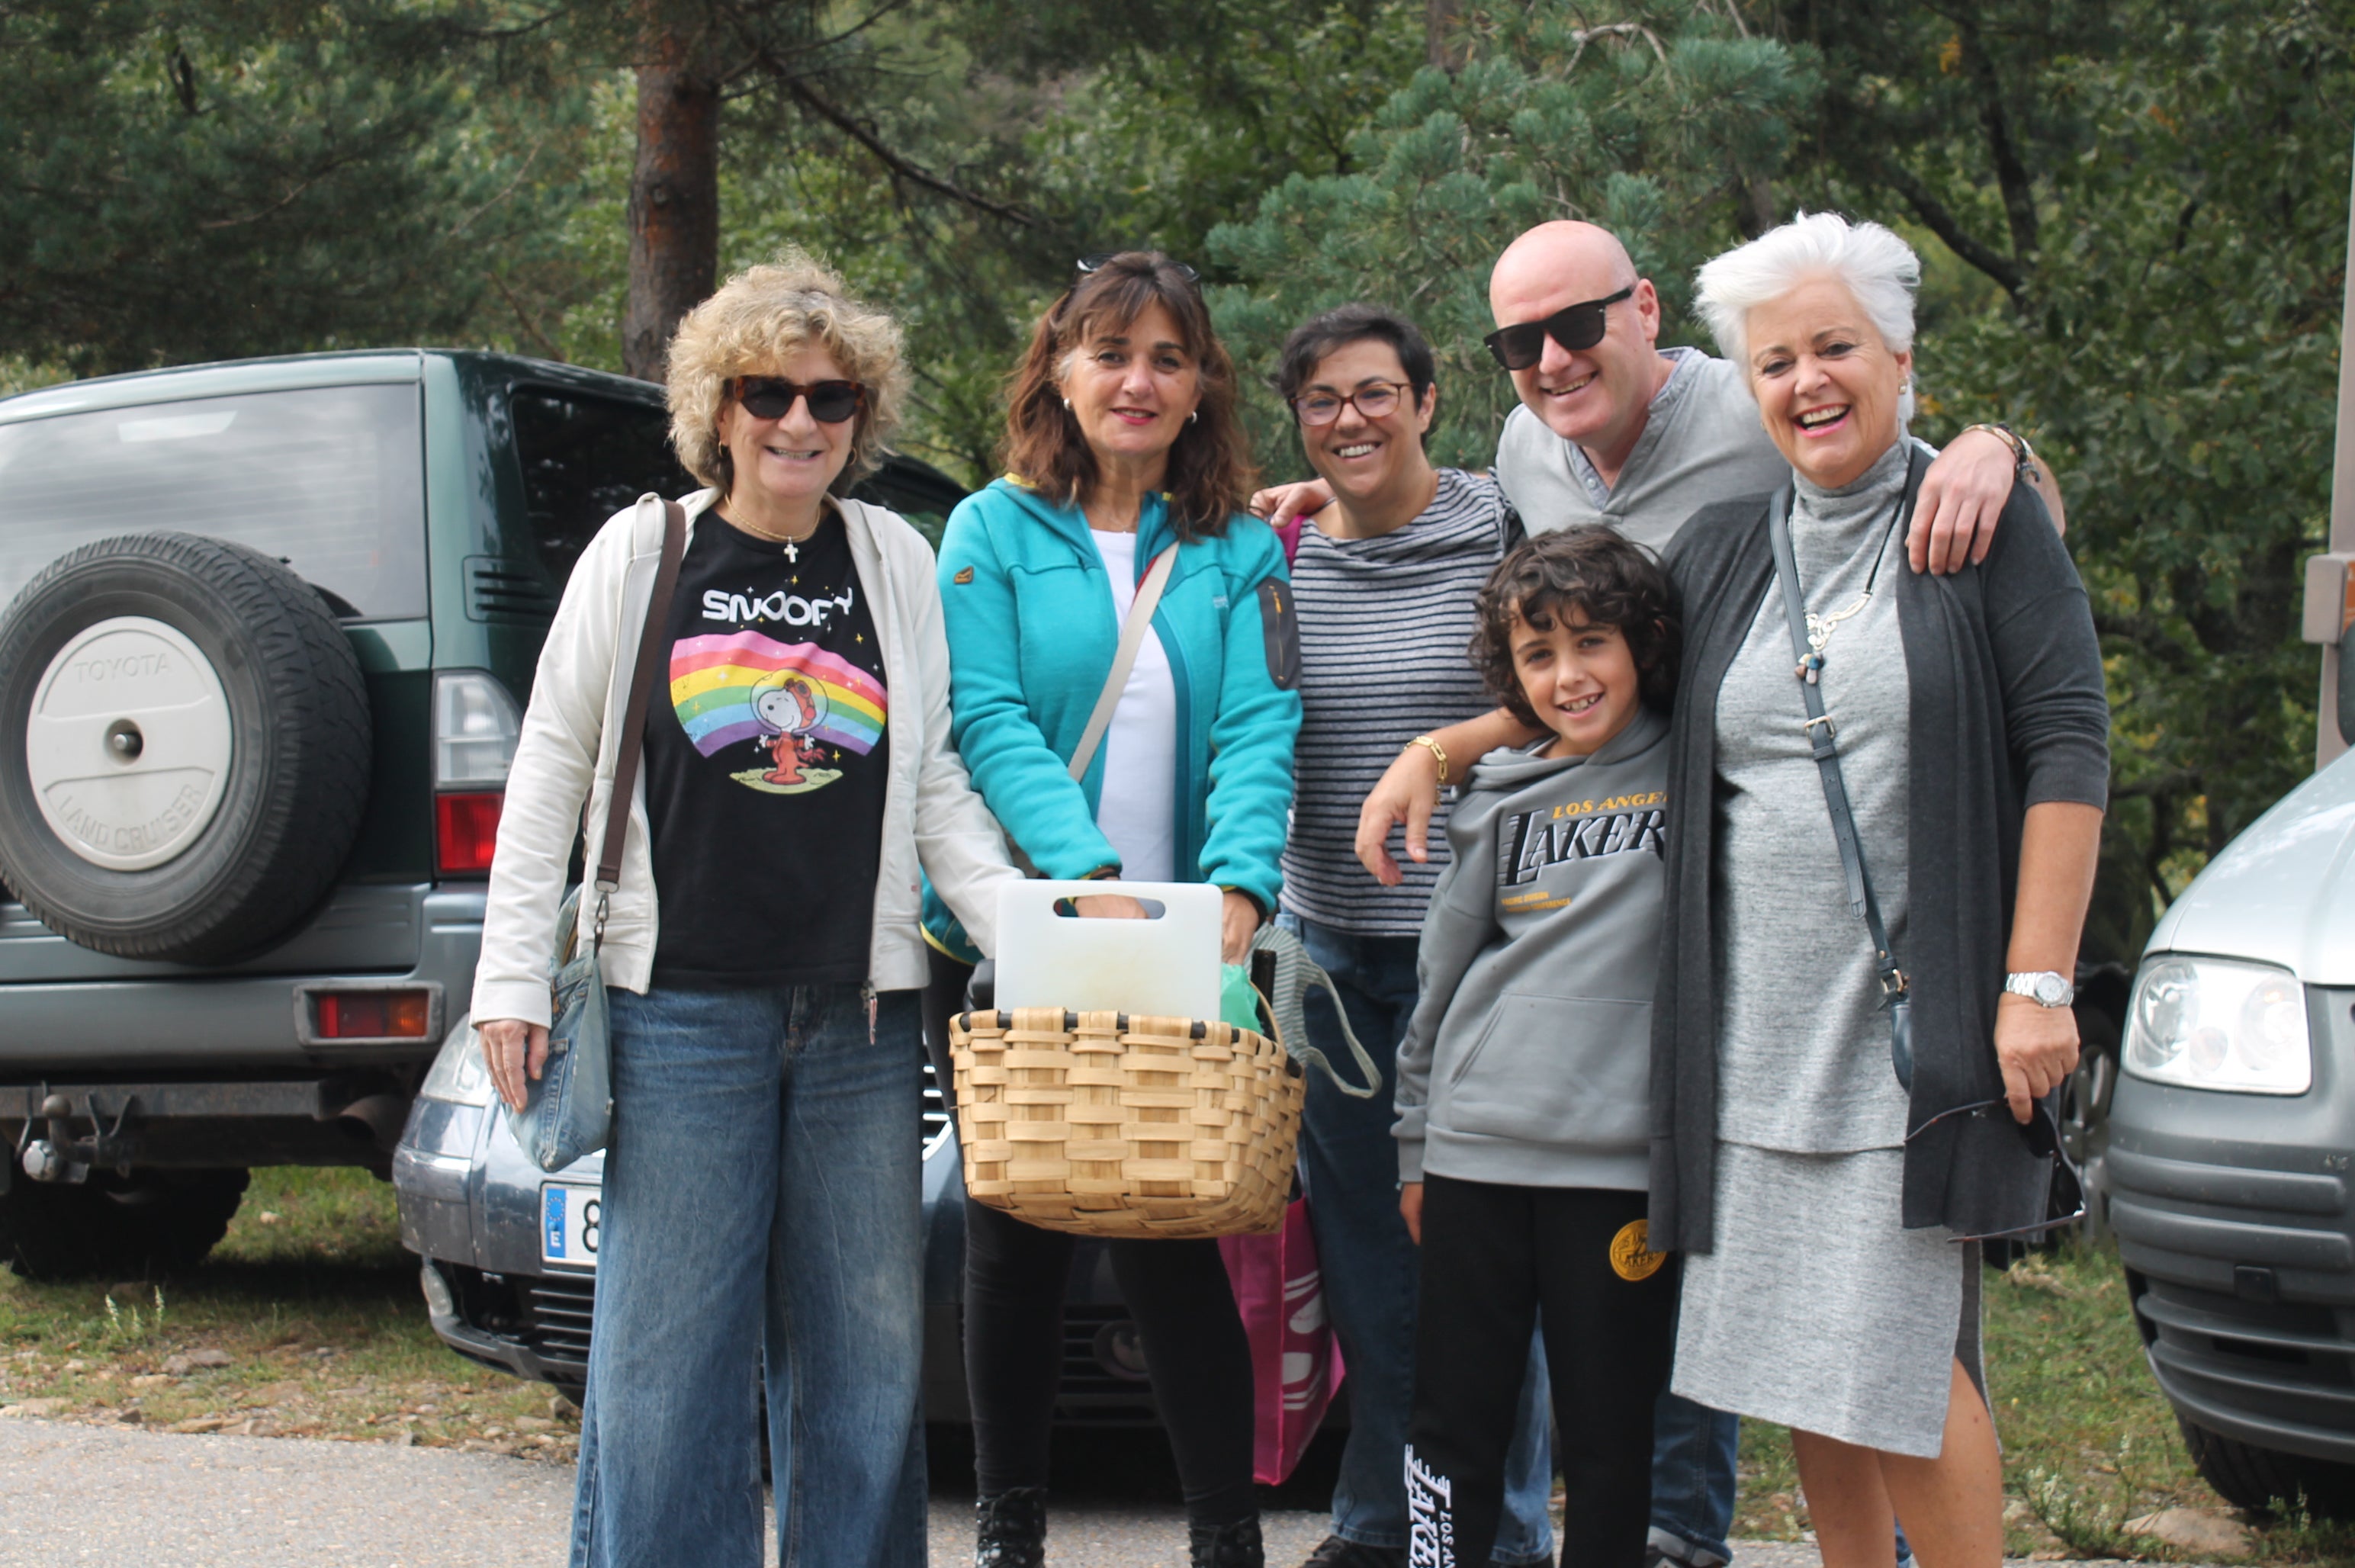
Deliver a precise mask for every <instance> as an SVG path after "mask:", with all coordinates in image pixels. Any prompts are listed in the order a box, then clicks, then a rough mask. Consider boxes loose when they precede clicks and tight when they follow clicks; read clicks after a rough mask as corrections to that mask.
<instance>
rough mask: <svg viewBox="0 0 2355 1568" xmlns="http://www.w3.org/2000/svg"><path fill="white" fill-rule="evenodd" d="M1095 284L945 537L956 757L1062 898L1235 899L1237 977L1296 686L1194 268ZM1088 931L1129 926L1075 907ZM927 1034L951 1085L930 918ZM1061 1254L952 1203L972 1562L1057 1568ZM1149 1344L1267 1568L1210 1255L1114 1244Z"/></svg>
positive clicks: (1010, 1223) (1267, 854)
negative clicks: (1123, 675)
mask: <svg viewBox="0 0 2355 1568" xmlns="http://www.w3.org/2000/svg"><path fill="white" fill-rule="evenodd" d="M1081 274H1082V275H1081V277H1080V279H1079V281H1078V282H1077V283H1075V284H1074V285H1073V287H1072V288H1071V291H1070V292H1069V293H1066V294H1065V295H1064V296H1063V297H1062V298H1061V299H1060V300H1059V301H1057V302H1056V303H1055V304H1054V305H1053V306H1052V307H1051V308H1050V310H1049V311H1048V312H1047V314H1046V315H1045V316H1044V317H1042V318H1041V319H1040V321H1039V325H1038V327H1037V329H1036V331H1035V332H1034V333H1033V334H1032V337H1031V342H1030V347H1029V350H1028V354H1027V356H1026V357H1025V359H1024V362H1023V366H1022V368H1021V369H1020V371H1018V374H1017V376H1016V378H1015V383H1014V389H1013V393H1012V397H1011V406H1010V408H1009V409H1008V411H1007V458H1008V462H1009V466H1010V467H1012V469H1013V470H1014V474H1013V475H1009V476H1008V477H1007V478H1005V479H1001V480H999V481H997V482H996V484H994V485H990V486H989V487H988V488H987V489H986V490H984V491H982V492H981V493H980V494H979V495H976V496H970V497H968V498H967V499H966V500H965V501H964V504H963V505H961V506H959V507H957V509H956V511H955V512H954V514H953V515H952V516H951V517H950V518H949V525H948V532H947V534H946V536H945V537H944V538H943V540H942V543H941V557H940V581H941V592H942V595H943V600H944V602H945V603H944V614H945V620H946V624H947V629H948V643H949V700H950V706H951V708H952V709H953V717H952V720H951V727H950V735H951V738H952V739H953V740H954V742H955V744H956V747H957V750H958V752H959V753H960V754H961V755H962V756H963V757H964V762H965V765H966V767H967V768H968V769H969V770H970V772H971V773H972V777H973V783H974V787H975V788H976V789H978V790H979V791H980V792H981V795H982V798H983V800H984V801H986V803H987V804H988V805H989V808H990V810H991V811H993V812H995V813H996V816H997V819H998V821H999V823H1000V824H1002V825H1003V826H1004V827H1005V828H1006V831H1007V837H1010V838H1011V839H1012V840H1013V841H1014V842H1015V843H1017V844H1018V845H1020V846H1021V848H1022V849H1023V851H1024V852H1025V853H1026V854H1028V856H1029V858H1030V859H1031V860H1032V861H1033V863H1035V864H1036V865H1037V866H1038V868H1039V869H1040V870H1041V871H1043V872H1045V873H1046V874H1047V875H1048V876H1050V877H1054V878H1060V879H1079V878H1098V877H1120V876H1126V877H1127V878H1129V879H1130V880H1144V881H1154V880H1170V881H1187V882H1193V881H1207V882H1213V883H1216V884H1217V885H1219V886H1220V887H1221V888H1224V889H1225V890H1227V898H1226V905H1225V907H1226V918H1225V933H1224V936H1225V944H1226V947H1227V952H1228V957H1229V958H1230V959H1231V960H1240V959H1241V957H1242V956H1243V955H1244V951H1245V949H1247V948H1248V946H1249V944H1250V941H1251V934H1252V931H1253V930H1254V929H1256V928H1257V926H1258V925H1259V924H1260V923H1261V922H1262V921H1263V920H1265V919H1266V918H1267V917H1268V916H1269V914H1271V913H1272V912H1273V910H1274V908H1275V898H1276V891H1277V888H1278V884H1279V882H1280V880H1281V873H1280V872H1279V870H1278V865H1279V861H1280V857H1281V855H1282V853H1283V849H1284V827H1285V820H1286V816H1287V814H1288V812H1289V809H1290V806H1291V804H1292V745H1293V739H1294V737H1295V734H1296V733H1297V731H1298V730H1299V727H1300V699H1299V695H1298V694H1297V693H1296V692H1295V690H1294V689H1293V688H1294V686H1295V682H1296V679H1297V677H1298V671H1299V650H1298V646H1297V644H1296V641H1295V636H1294V629H1293V621H1292V604H1291V598H1292V595H1291V588H1290V585H1289V584H1288V583H1287V582H1286V581H1285V579H1284V551H1283V549H1282V547H1281V546H1280V545H1279V544H1278V542H1277V540H1276V538H1275V535H1274V534H1273V532H1272V531H1271V530H1270V529H1269V528H1268V527H1267V525H1266V524H1264V523H1263V522H1261V521H1259V520H1258V519H1257V518H1255V517H1251V516H1249V515H1248V514H1245V513H1244V512H1243V508H1242V502H1243V499H1244V497H1245V496H1247V495H1248V494H1249V492H1250V482H1249V467H1248V464H1247V462H1246V459H1245V455H1244V442H1243V437H1242V433H1241V430H1240V429H1239V428H1238V427H1237V424H1236V421H1235V417H1234V404H1235V378H1234V370H1233V367H1232V365H1231V363H1230V362H1229V360H1228V358H1227V355H1226V351H1225V350H1224V349H1223V348H1221V347H1220V345H1219V341H1218V338H1217V336H1215V335H1214V334H1213V333H1212V331H1211V329H1210V321H1209V313H1208V312H1207V311H1206V310H1205V309H1204V308H1203V304H1202V296H1201V291H1200V290H1199V287H1198V286H1197V285H1196V283H1195V280H1194V276H1193V273H1192V272H1191V271H1190V270H1189V269H1188V268H1185V267H1182V266H1180V265H1179V264H1177V262H1174V261H1170V260H1169V259H1168V258H1167V257H1166V256H1162V255H1160V254H1158V253H1150V252H1135V251H1131V252H1126V253H1124V254H1121V255H1118V256H1111V257H1100V258H1092V259H1091V260H1090V261H1083V262H1082V263H1081ZM1168 549H1174V550H1175V552H1176V555H1175V563H1174V566H1173V568H1172V570H1171V571H1170V574H1169V578H1168V581H1167V585H1166V586H1165V588H1164V590H1163V592H1162V595H1161V601H1160V603H1159V605H1158V607H1157V608H1156V609H1155V610H1154V612H1153V618H1152V622H1151V627H1152V633H1153V635H1150V636H1148V637H1146V639H1145V642H1144V645H1143V647H1142V648H1141V649H1140V652H1139V656H1138V657H1137V660H1136V664H1135V669H1134V670H1133V672H1132V673H1131V675H1130V676H1129V677H1128V680H1127V682H1126V683H1125V685H1124V687H1123V688H1122V696H1121V699H1120V703H1119V708H1118V710H1117V712H1116V713H1115V714H1114V719H1113V721H1112V728H1111V729H1110V731H1108V732H1107V734H1106V735H1105V738H1104V741H1103V744H1102V745H1101V746H1100V747H1099V748H1098V749H1097V751H1096V752H1095V755H1094V757H1093V758H1092V760H1091V761H1090V763H1089V764H1088V768H1087V771H1086V773H1084V774H1083V775H1082V777H1080V778H1079V779H1077V780H1074V779H1073V778H1072V777H1071V772H1070V768H1071V757H1072V755H1073V754H1074V753H1075V752H1076V751H1077V750H1078V747H1079V741H1080V737H1081V734H1082V731H1084V730H1085V729H1086V728H1087V723H1088V718H1089V715H1090V714H1091V713H1092V711H1093V709H1094V708H1095V705H1096V701H1097V699H1098V697H1099V694H1100V693H1101V692H1102V691H1103V686H1104V682H1105V679H1106V677H1108V676H1109V675H1110V673H1111V670H1112V666H1113V659H1114V650H1115V648H1116V647H1117V645H1118V644H1119V641H1120V632H1121V624H1122V621H1123V618H1124V616H1125V615H1126V613H1128V608H1129V605H1130V604H1131V603H1132V602H1133V601H1134V599H1135V594H1136V591H1137V587H1138V585H1139V584H1141V583H1142V582H1143V581H1145V579H1146V575H1147V573H1148V571H1150V569H1151V567H1152V565H1153V563H1154V560H1155V559H1156V557H1158V556H1159V555H1160V554H1162V552H1164V551H1165V550H1168ZM1080 905H1081V912H1082V914H1092V913H1138V912H1141V911H1138V910H1136V908H1135V904H1134V902H1133V901H1130V900H1127V899H1124V898H1120V897H1117V896H1108V897H1106V898H1104V899H1103V900H1101V901H1099V900H1095V899H1082V900H1081V901H1080ZM926 931H927V933H928V934H929V935H931V936H932V939H933V944H934V946H935V949H936V951H935V952H934V954H933V955H932V987H931V989H930V990H929V992H928V994H927V997H926V1007H925V1023H926V1034H927V1036H928V1037H929V1038H930V1040H931V1042H932V1050H933V1053H934V1055H933V1061H934V1064H935V1070H936V1072H938V1073H939V1076H940V1081H941V1083H943V1086H946V1085H947V1084H948V1083H950V1082H951V1080H950V1076H949V1073H948V1068H947V1062H946V1061H945V1060H944V1058H945V1056H946V1054H947V1053H946V1049H945V1041H946V1035H947V1029H946V1027H945V1026H946V1023H947V1019H948V1017H949V1015H950V1013H951V1012H953V1011H954V1010H955V1009H956V1008H958V1007H960V1006H962V999H963V996H964V987H965V981H966V978H967V977H968V976H970V974H971V970H970V969H969V968H968V967H967V965H968V964H969V963H970V962H971V961H972V959H973V957H974V956H975V955H974V950H973V948H972V947H971V946H970V945H969V944H966V943H965V941H964V933H963V932H962V931H960V930H959V929H958V928H957V926H956V924H955V923H954V921H953V920H952V919H950V917H949V915H948V913H947V912H946V911H945V910H944V909H943V908H942V907H941V905H940V903H939V901H937V900H934V899H929V898H928V900H927V906H926ZM1072 1243H1073V1238H1071V1236H1069V1235H1065V1234H1062V1233H1060V1232H1051V1231H1042V1230H1039V1229H1037V1228H1035V1227H1033V1226H1030V1225H1028V1224H1025V1223H1023V1222H1022V1221H1019V1220H1017V1219H1015V1218H1013V1217H1012V1216H1011V1215H1008V1214H1006V1213H1003V1212H1001V1211H998V1210H996V1209H989V1208H985V1207H983V1206H981V1205H979V1204H977V1203H974V1202H972V1201H970V1200H968V1201H967V1203H966V1205H965V1286H964V1335H965V1381H966V1387H967V1389H968V1391H969V1392H970V1394H971V1399H972V1405H973V1430H974V1467H975V1472H976V1476H975V1480H976V1483H977V1484H976V1490H977V1491H978V1493H979V1501H978V1503H977V1505H976V1513H977V1516H978V1518H977V1540H976V1544H975V1554H974V1561H975V1563H979V1564H986V1565H988V1568H1033V1565H1036V1564H1039V1563H1043V1562H1044V1560H1045V1535H1046V1508H1045V1500H1046V1483H1047V1436H1048V1429H1049V1425H1050V1420H1051V1418H1052V1414H1053V1411H1054V1404H1055V1394H1056V1386H1057V1382H1058V1381H1059V1379H1060V1371H1061V1362H1062V1351H1063V1344H1062V1304H1063V1298H1064V1296H1065V1294H1066V1290H1067V1287H1068V1280H1069V1276H1070V1273H1071V1255H1072ZM1106 1250H1107V1252H1108V1253H1109V1254H1110V1261H1111V1264H1112V1270H1113V1275H1114V1279H1115V1280H1116V1281H1117V1283H1118V1284H1119V1285H1120V1289H1121V1294H1122V1296H1124V1299H1125V1300H1126V1301H1127V1304H1128V1308H1129V1312H1130V1315H1131V1316H1132V1317H1134V1318H1135V1321H1136V1325H1137V1331H1138V1334H1139V1336H1140V1337H1141V1339H1142V1340H1143V1342H1144V1349H1145V1356H1146V1365H1147V1366H1148V1368H1149V1369H1150V1371H1151V1374H1152V1378H1153V1389H1154V1394H1155V1398H1156V1401H1157V1403H1159V1405H1160V1409H1161V1415H1162V1420H1163V1424H1164V1425H1165V1426H1166V1427H1167V1430H1168V1433H1169V1440H1170V1447H1171V1449H1172V1451H1173V1452H1174V1454H1175V1455H1176V1457H1177V1474H1178V1480H1179V1482H1180V1484H1181V1486H1182V1488H1183V1489H1184V1492H1185V1496H1186V1512H1187V1524H1188V1534H1189V1538H1190V1539H1189V1547H1190V1552H1191V1558H1192V1562H1193V1563H1195V1564H1196V1565H1197V1568H1263V1552H1262V1550H1261V1545H1260V1533H1259V1514H1258V1505H1257V1502H1256V1500H1255V1499H1254V1495H1253V1492H1252V1365H1251V1346H1250V1343H1249V1341H1248V1340H1247V1339H1245V1337H1244V1334H1243V1327H1242V1320H1241V1317H1240V1316H1239V1315H1238V1314H1237V1312H1236V1310H1235V1301H1234V1296H1233V1293H1232V1291H1231V1289H1230V1287H1229V1285H1228V1284H1227V1276H1226V1269H1225V1265H1224V1264H1222V1263H1221V1262H1220V1257H1219V1251H1218V1243H1215V1242H1212V1241H1205V1240H1193V1241H1163V1240H1156V1241H1116V1242H1111V1243H1106Z"/></svg>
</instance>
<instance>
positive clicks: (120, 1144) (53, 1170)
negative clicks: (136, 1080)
mask: <svg viewBox="0 0 2355 1568" xmlns="http://www.w3.org/2000/svg"><path fill="white" fill-rule="evenodd" d="M83 1103H84V1104H85V1105H86V1106H87V1109H86V1111H85V1112H84V1115H85V1116H86V1117H87V1119H88V1120H89V1122H90V1125H91V1136H89V1137H87V1138H77V1137H75V1136H73V1126H72V1117H73V1104H72V1102H70V1101H69V1100H68V1099H67V1098H66V1097H65V1096H64V1095H63V1094H51V1095H49V1096H48V1097H47V1098H46V1099H44V1100H43V1101H42V1102H41V1115H40V1120H39V1121H36V1120H35V1119H34V1118H32V1117H30V1116H28V1117H27V1118H26V1119H25V1130H24V1132H23V1133H22V1134H21V1135H20V1136H18V1137H17V1139H16V1164H17V1165H18V1167H19V1168H22V1169H23V1171H24V1172H25V1174H26V1175H27V1176H29V1177H31V1178H32V1179H34V1180H36V1181H71V1182H80V1181H86V1180H88V1179H90V1173H91V1168H92V1167H94V1166H106V1165H111V1166H112V1167H114V1168H115V1169H117V1170H118V1171H121V1172H123V1173H124V1174H126V1175H127V1174H129V1172H130V1169H131V1158H132V1156H133V1154H135V1153H136V1152H137V1151H138V1145H139V1139H138V1136H137V1135H136V1134H134V1133H133V1132H132V1131H131V1118H132V1117H133V1115H136V1114H137V1112H138V1110H139V1096H138V1095H136V1094H133V1095H130V1096H128V1097H127V1098H126V1099H124V1101H123V1108H122V1109H121V1110H120V1111H118V1112H116V1113H115V1116H114V1125H113V1126H112V1128H110V1127H108V1126H107V1125H106V1118H105V1117H104V1116H102V1115H100V1114H99V1107H98V1096H97V1095H96V1094H87V1095H84V1096H83ZM40 1122H47V1123H48V1136H46V1137H35V1136H33V1129H34V1128H35V1127H36V1126H37V1125H40ZM0 1190H5V1187H0Z"/></svg>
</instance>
